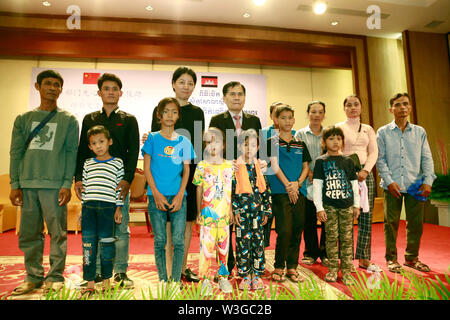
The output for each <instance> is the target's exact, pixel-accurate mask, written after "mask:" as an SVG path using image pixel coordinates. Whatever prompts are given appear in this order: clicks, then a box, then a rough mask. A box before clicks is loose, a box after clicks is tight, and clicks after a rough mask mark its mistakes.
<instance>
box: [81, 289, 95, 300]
mask: <svg viewBox="0 0 450 320" xmlns="http://www.w3.org/2000/svg"><path fill="white" fill-rule="evenodd" d="M94 294H95V288H83V289H81V290H80V293H79V295H78V300H88V299H89V298H90V297H92V296H93V295H94Z"/></svg>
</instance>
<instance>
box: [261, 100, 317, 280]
mask: <svg viewBox="0 0 450 320" xmlns="http://www.w3.org/2000/svg"><path fill="white" fill-rule="evenodd" d="M275 115H276V117H277V120H278V127H279V134H276V135H275V136H273V137H272V138H270V139H268V140H267V151H268V155H269V157H270V164H271V167H272V169H273V172H274V173H275V174H274V175H273V174H272V175H268V180H269V184H270V188H271V191H272V212H273V215H274V216H275V230H276V232H277V241H276V247H275V263H274V267H275V270H274V272H273V274H272V280H274V281H279V282H280V281H284V280H285V278H284V269H285V268H287V272H286V276H287V277H288V278H289V279H290V280H292V281H294V282H298V281H303V278H301V277H300V275H299V274H298V272H297V266H298V259H299V252H300V241H301V238H302V232H303V228H304V225H305V197H306V186H305V185H304V184H303V182H304V181H305V179H307V177H308V172H309V162H310V161H311V157H310V155H309V151H308V148H307V147H306V144H305V143H304V142H303V141H301V140H299V139H297V138H295V137H294V135H293V134H292V127H293V126H294V123H295V118H294V109H293V108H292V107H290V106H288V105H281V106H278V107H277V109H276V112H275Z"/></svg>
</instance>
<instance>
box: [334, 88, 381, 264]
mask: <svg viewBox="0 0 450 320" xmlns="http://www.w3.org/2000/svg"><path fill="white" fill-rule="evenodd" d="M344 111H345V114H346V116H347V119H346V120H345V121H344V122H340V123H337V124H336V126H339V127H340V128H341V129H342V130H343V131H344V136H345V141H344V149H343V153H344V155H346V156H350V155H352V154H356V155H357V156H358V159H359V163H360V164H361V169H360V170H359V172H358V181H359V182H361V184H360V185H361V186H364V184H363V183H362V182H363V181H365V182H366V185H367V192H368V202H369V203H368V210H367V209H366V210H361V214H360V216H359V219H358V242H357V245H356V255H355V259H359V267H360V268H363V269H367V268H369V267H371V269H372V270H374V271H376V270H380V269H379V267H378V266H376V265H375V264H374V263H371V262H370V258H371V240H372V215H373V203H374V196H375V180H374V177H373V174H372V168H373V167H374V166H375V163H376V161H377V158H378V145H377V138H376V134H375V131H374V130H373V128H372V127H371V126H369V125H367V124H363V123H361V99H360V98H359V97H358V96H357V95H351V96H348V97H347V98H345V100H344ZM361 203H363V198H361ZM353 271H356V269H355V270H353Z"/></svg>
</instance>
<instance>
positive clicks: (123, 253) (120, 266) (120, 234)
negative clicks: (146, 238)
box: [97, 194, 130, 274]
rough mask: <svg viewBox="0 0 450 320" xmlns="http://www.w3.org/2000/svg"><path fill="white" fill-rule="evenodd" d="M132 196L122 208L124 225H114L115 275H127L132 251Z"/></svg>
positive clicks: (98, 272)
mask: <svg viewBox="0 0 450 320" xmlns="http://www.w3.org/2000/svg"><path fill="white" fill-rule="evenodd" d="M129 222H130V194H128V195H127V197H126V198H125V201H124V202H123V207H122V223H121V224H114V226H115V230H114V235H115V237H116V240H117V241H116V256H115V259H114V271H115V273H127V269H128V259H129V256H130V254H129V251H130V227H129V226H128V224H129ZM97 274H101V270H100V254H98V255H97Z"/></svg>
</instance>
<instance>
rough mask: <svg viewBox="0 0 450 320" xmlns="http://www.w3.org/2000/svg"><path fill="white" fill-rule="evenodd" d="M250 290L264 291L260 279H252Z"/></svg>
mask: <svg viewBox="0 0 450 320" xmlns="http://www.w3.org/2000/svg"><path fill="white" fill-rule="evenodd" d="M252 289H253V290H262V289H264V282H263V280H262V279H261V278H260V277H256V278H253V280H252Z"/></svg>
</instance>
